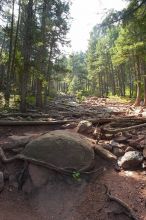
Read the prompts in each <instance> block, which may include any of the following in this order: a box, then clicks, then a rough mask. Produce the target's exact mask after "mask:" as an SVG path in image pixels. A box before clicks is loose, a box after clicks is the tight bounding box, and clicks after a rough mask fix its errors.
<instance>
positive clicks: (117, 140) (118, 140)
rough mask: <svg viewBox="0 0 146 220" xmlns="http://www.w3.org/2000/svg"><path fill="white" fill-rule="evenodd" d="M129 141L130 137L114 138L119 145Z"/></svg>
mask: <svg viewBox="0 0 146 220" xmlns="http://www.w3.org/2000/svg"><path fill="white" fill-rule="evenodd" d="M127 140H128V137H125V136H119V137H116V138H114V141H115V142H118V143H123V142H124V143H125V142H126V141H127Z"/></svg>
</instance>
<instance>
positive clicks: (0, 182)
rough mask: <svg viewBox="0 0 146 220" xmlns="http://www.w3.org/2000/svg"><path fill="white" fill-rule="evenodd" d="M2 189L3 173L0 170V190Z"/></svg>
mask: <svg viewBox="0 0 146 220" xmlns="http://www.w3.org/2000/svg"><path fill="white" fill-rule="evenodd" d="M3 189H4V174H3V172H2V171H0V192H1V191H2V190H3Z"/></svg>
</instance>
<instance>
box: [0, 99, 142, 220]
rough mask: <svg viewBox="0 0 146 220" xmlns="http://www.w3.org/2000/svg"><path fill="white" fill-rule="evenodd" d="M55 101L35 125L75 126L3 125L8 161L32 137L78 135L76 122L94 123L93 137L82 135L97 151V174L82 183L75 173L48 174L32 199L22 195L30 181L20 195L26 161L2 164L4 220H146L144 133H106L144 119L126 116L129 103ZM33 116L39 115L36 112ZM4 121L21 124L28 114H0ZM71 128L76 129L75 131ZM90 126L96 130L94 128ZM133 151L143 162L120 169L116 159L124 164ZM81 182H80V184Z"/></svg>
mask: <svg viewBox="0 0 146 220" xmlns="http://www.w3.org/2000/svg"><path fill="white" fill-rule="evenodd" d="M63 100H64V101H63ZM68 100H69V101H68ZM54 101H55V102H56V103H54ZM54 101H52V103H50V106H49V107H48V109H47V110H46V112H43V113H37V114H38V115H37V117H34V116H31V115H29V117H31V121H33V120H36V119H37V120H38V121H45V120H50V118H51V119H52V121H58V120H60V119H62V120H72V121H71V122H67V123H66V124H64V123H63V124H64V125H62V124H61V123H60V124H59V123H58V124H57V123H54V124H48V125H41V126H33V125H25V126H23V124H22V125H21V126H10V125H9V126H8V125H7V126H1V127H0V146H1V147H3V149H4V150H5V152H6V155H7V157H11V156H14V155H16V154H17V153H19V152H20V151H21V150H22V149H23V147H24V146H22V145H24V143H26V142H27V141H28V139H29V138H30V139H31V138H32V139H33V138H36V137H37V136H39V135H41V134H43V133H46V132H49V131H52V130H57V129H69V130H70V131H71V132H77V125H78V123H79V122H80V121H82V120H86V121H88V119H90V120H89V121H90V122H91V121H92V123H93V125H92V129H93V131H94V132H93V133H90V132H89V133H88V132H87V133H86V132H85V133H84V135H85V136H86V137H87V138H88V139H89V140H90V141H91V144H92V145H93V147H94V149H95V151H96V152H97V155H96V160H95V161H96V164H95V170H96V171H97V172H95V173H94V172H93V173H92V174H90V175H87V176H86V177H85V176H81V178H80V177H79V178H78V177H77V176H76V175H77V174H75V175H74V177H72V178H68V177H65V176H62V175H60V174H58V175H57V176H56V175H51V174H50V178H51V179H50V182H49V184H47V185H45V186H44V187H43V189H42V190H40V191H39V190H38V191H37V192H34V193H31V195H29V196H28V194H26V195H25V194H24V192H27V193H28V192H29V191H31V181H28V182H27V183H26V185H25V186H24V188H23V192H22V190H19V178H18V173H19V174H20V173H23V168H24V162H22V161H14V162H12V163H11V164H3V163H2V162H0V171H1V172H2V176H3V181H4V182H2V183H1V185H2V187H1V188H2V189H3V191H2V192H1V194H0V206H1V212H0V219H6V220H13V219H15V220H17V219H20V216H21V219H22V220H24V219H26V218H27V219H28V220H41V219H42V220H52V219H53V220H60V219H63V220H89V219H90V220H96V219H101V220H108V219H110V220H123V219H124V220H130V219H134V218H135V219H138V220H146V217H145V216H146V208H145V207H146V184H145V183H146V165H145V164H146V160H145V149H146V144H145V134H146V129H145V128H144V127H142V126H140V127H134V128H132V130H129V131H120V132H119V131H118V132H115V133H114V134H109V133H108V132H104V131H103V130H104V129H103V130H102V128H104V126H105V125H106V126H107V124H108V125H110V126H111V127H112V125H113V127H112V128H114V129H121V128H123V127H124V128H125V127H127V126H129V125H130V126H133V125H134V126H135V125H139V124H140V125H141V124H142V123H144V122H145V118H144V117H143V116H139V117H135V116H133V115H134V114H133V113H132V114H131V113H130V114H129V113H127V109H128V108H130V104H127V103H126V104H120V103H117V102H113V101H111V100H109V99H105V98H102V99H99V98H96V97H90V98H88V99H87V100H86V101H84V102H83V103H77V102H76V100H73V98H72V97H63V98H60V97H59V98H56V99H55V100H54ZM58 102H59V103H58ZM76 103H77V104H76ZM51 106H52V109H51ZM58 106H59V108H58ZM49 109H50V110H49ZM62 109H63V114H62ZM64 110H65V112H66V113H65V114H64ZM56 112H57V113H56ZM87 113H88V114H87ZM29 114H36V112H35V113H29ZM44 114H45V117H44ZM51 114H52V115H51ZM0 117H1V120H5V121H7V119H8V120H9V121H13V122H14V121H20V122H22V121H26V118H27V115H19V113H18V112H17V113H13V114H12V113H10V115H9V114H8V113H1V114H0ZM9 117H12V118H13V120H10V118H9ZM48 117H49V119H48ZM133 117H134V118H133ZM16 119H17V120H16ZM100 119H101V120H100ZM29 120H30V118H29ZM29 120H28V121H29ZM99 120H100V121H99ZM60 121H61V120H60ZM73 121H74V122H73ZM111 122H112V123H111ZM113 122H114V123H115V124H114V123H113ZM72 123H73V126H71V125H72ZM110 123H111V124H110ZM87 124H88V123H87ZM89 127H90V130H92V129H91V126H89ZM24 137H26V139H25V138H24ZM30 139H29V140H30ZM21 141H22V143H21ZM19 150H20V151H19ZM132 151H133V152H138V154H140V155H143V157H144V159H143V160H141V161H140V163H139V165H138V166H136V168H133V167H131V166H130V170H129V168H128V170H123V169H122V167H119V166H118V164H117V159H120V157H121V156H123V154H124V155H125V154H126V152H132ZM101 156H102V157H101ZM104 156H105V157H104ZM104 158H106V159H104ZM107 158H109V161H108V160H107ZM113 165H114V166H113ZM34 170H35V169H31V171H33V174H35V176H34V177H35V178H37V176H36V173H37V172H36V171H34ZM23 174H24V173H23ZM79 179H80V181H78V180H79ZM36 181H38V179H36ZM39 181H42V179H39ZM37 183H38V182H37ZM105 185H106V186H107V188H108V190H109V191H110V193H111V194H110V196H111V198H117V200H118V201H122V204H126V205H127V206H128V208H129V210H130V211H129V212H128V214H127V211H126V213H125V210H123V207H122V205H121V204H118V201H116V199H115V200H114V201H112V199H109V194H108V195H107V192H106V189H105ZM112 196H113V197H112ZM60 201H61V202H60ZM131 213H132V215H131V216H130V214H131Z"/></svg>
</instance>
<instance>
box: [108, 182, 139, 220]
mask: <svg viewBox="0 0 146 220" xmlns="http://www.w3.org/2000/svg"><path fill="white" fill-rule="evenodd" d="M104 186H105V188H106V195H107V196H108V199H109V200H111V201H115V202H117V203H118V204H120V205H121V206H122V207H123V208H125V210H126V211H125V212H124V213H125V214H126V215H128V216H129V217H130V218H132V219H133V220H138V219H137V218H136V216H135V215H134V214H133V211H132V209H131V208H130V207H129V205H128V204H127V203H125V202H124V201H122V200H121V199H119V198H117V197H115V196H113V195H111V192H110V191H109V190H108V188H107V186H106V185H104Z"/></svg>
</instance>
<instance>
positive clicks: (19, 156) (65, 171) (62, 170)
mask: <svg viewBox="0 0 146 220" xmlns="http://www.w3.org/2000/svg"><path fill="white" fill-rule="evenodd" d="M0 159H1V160H2V161H3V162H4V163H11V162H13V161H15V160H24V161H28V162H31V163H33V164H36V165H39V166H43V167H46V168H48V169H51V170H54V171H56V172H59V173H61V174H65V175H72V174H73V172H79V173H81V174H92V173H99V174H100V171H101V170H102V171H104V168H103V167H102V168H99V169H96V170H91V171H88V170H89V166H88V167H87V168H86V167H84V168H83V169H80V170H76V169H74V168H61V167H56V166H55V165H53V164H51V163H46V162H44V161H39V160H36V159H34V158H29V157H26V156H25V155H23V154H17V155H15V156H13V157H11V158H6V156H5V153H4V151H3V149H2V148H1V147H0Z"/></svg>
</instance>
